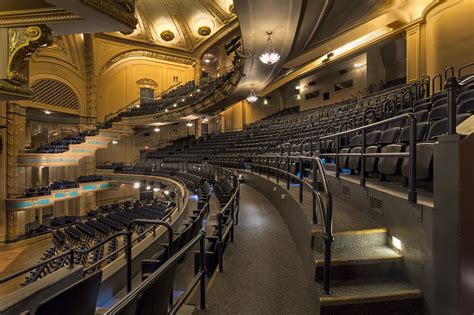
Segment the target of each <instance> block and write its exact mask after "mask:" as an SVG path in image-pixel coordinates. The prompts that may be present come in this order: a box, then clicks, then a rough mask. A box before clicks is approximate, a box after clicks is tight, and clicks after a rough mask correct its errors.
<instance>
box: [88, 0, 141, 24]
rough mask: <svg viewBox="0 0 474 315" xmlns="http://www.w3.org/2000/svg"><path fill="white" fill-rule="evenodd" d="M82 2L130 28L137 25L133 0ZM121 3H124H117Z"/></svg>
mask: <svg viewBox="0 0 474 315" xmlns="http://www.w3.org/2000/svg"><path fill="white" fill-rule="evenodd" d="M81 2H82V3H84V4H86V5H88V6H90V7H92V8H95V9H97V10H99V11H101V12H103V13H105V14H107V15H109V16H112V17H114V18H115V19H117V20H120V21H122V22H123V23H125V24H127V25H128V26H129V27H131V28H132V29H135V27H136V26H137V23H138V20H137V18H136V17H135V14H134V11H135V4H134V1H125V0H123V1H117V0H113V1H111V0H81ZM118 3H122V4H124V5H119V4H118Z"/></svg>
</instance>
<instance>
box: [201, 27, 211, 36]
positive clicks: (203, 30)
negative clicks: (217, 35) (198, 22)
mask: <svg viewBox="0 0 474 315" xmlns="http://www.w3.org/2000/svg"><path fill="white" fill-rule="evenodd" d="M198 34H199V35H201V36H209V35H210V34H211V28H210V27H209V26H200V27H199V28H198Z"/></svg>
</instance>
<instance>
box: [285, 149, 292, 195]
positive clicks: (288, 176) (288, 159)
mask: <svg viewBox="0 0 474 315" xmlns="http://www.w3.org/2000/svg"><path fill="white" fill-rule="evenodd" d="M286 160H287V163H286V170H287V171H288V173H287V174H286V189H287V190H290V170H291V166H290V155H289V154H288V157H287V159H286Z"/></svg>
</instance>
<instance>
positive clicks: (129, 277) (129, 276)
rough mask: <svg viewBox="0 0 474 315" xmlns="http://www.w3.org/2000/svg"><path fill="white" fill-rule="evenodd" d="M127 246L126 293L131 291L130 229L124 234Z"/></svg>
mask: <svg viewBox="0 0 474 315" xmlns="http://www.w3.org/2000/svg"><path fill="white" fill-rule="evenodd" d="M126 238H127V246H126V247H125V248H126V251H127V253H126V256H127V293H130V291H132V231H131V229H130V228H128V229H127V233H126Z"/></svg>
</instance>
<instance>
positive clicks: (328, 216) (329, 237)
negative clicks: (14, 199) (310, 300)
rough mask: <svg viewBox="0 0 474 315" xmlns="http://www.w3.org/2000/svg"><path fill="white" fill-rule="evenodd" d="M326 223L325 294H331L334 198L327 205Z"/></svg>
mask: <svg viewBox="0 0 474 315" xmlns="http://www.w3.org/2000/svg"><path fill="white" fill-rule="evenodd" d="M324 224H325V225H326V227H325V229H324V230H325V233H324V288H323V290H324V294H326V295H329V294H331V245H332V242H333V241H334V236H333V235H332V200H331V198H329V199H328V203H327V205H326V219H325V222H324Z"/></svg>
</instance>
